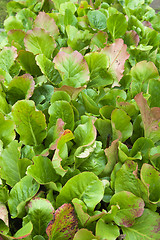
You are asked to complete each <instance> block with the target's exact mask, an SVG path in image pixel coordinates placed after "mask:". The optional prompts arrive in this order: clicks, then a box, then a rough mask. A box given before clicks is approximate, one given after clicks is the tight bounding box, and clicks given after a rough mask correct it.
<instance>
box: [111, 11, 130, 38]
mask: <svg viewBox="0 0 160 240" xmlns="http://www.w3.org/2000/svg"><path fill="white" fill-rule="evenodd" d="M127 26H128V23H127V19H126V17H125V16H124V15H123V14H113V15H111V16H110V17H109V18H108V19H107V28H108V30H109V32H110V34H111V35H112V37H113V39H117V38H120V37H122V36H123V35H124V34H125V32H126V30H127Z"/></svg>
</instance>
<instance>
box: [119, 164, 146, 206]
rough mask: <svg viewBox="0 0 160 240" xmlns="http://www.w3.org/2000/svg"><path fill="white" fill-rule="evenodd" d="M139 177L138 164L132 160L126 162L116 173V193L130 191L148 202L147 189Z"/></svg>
mask: <svg viewBox="0 0 160 240" xmlns="http://www.w3.org/2000/svg"><path fill="white" fill-rule="evenodd" d="M137 175H138V164H137V163H135V162H134V161H130V160H129V161H127V162H125V163H124V164H123V166H122V167H121V168H120V169H119V170H118V171H117V173H116V179H115V192H116V193H117V192H121V191H128V192H131V193H133V194H134V195H136V196H137V197H141V198H142V199H143V200H144V201H145V202H148V191H147V188H146V186H145V185H144V184H143V183H142V182H141V181H140V179H139V178H138V176H137ZM124 183H125V184H124Z"/></svg>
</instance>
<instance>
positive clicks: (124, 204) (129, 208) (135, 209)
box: [110, 191, 144, 227]
mask: <svg viewBox="0 0 160 240" xmlns="http://www.w3.org/2000/svg"><path fill="white" fill-rule="evenodd" d="M110 205H118V206H119V210H118V211H117V214H116V215H115V217H114V221H115V223H116V224H117V225H119V226H125V227H131V226H132V225H133V224H134V222H135V218H137V217H140V216H141V215H142V214H143V211H144V202H143V200H142V198H139V197H137V196H135V195H134V194H133V193H131V192H127V191H122V192H118V193H116V194H114V195H113V197H112V198H111V201H110Z"/></svg>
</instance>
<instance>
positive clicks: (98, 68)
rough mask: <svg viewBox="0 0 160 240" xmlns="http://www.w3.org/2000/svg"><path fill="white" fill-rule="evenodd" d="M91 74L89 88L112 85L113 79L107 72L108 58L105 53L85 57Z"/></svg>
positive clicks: (93, 53)
mask: <svg viewBox="0 0 160 240" xmlns="http://www.w3.org/2000/svg"><path fill="white" fill-rule="evenodd" d="M85 59H86V61H87V64H88V67H89V71H90V74H91V77H90V81H89V83H88V86H90V87H91V86H92V87H101V86H102V87H105V86H107V85H110V84H112V82H113V79H112V76H110V75H109V74H108V72H107V70H106V69H107V67H108V58H107V56H106V54H105V53H99V52H91V53H88V54H86V55H85Z"/></svg>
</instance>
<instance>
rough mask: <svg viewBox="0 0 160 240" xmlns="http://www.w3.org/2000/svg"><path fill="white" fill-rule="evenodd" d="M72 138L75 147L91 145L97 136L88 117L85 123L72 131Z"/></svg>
mask: <svg viewBox="0 0 160 240" xmlns="http://www.w3.org/2000/svg"><path fill="white" fill-rule="evenodd" d="M74 136H75V139H74V141H75V142H76V144H77V146H89V145H91V144H93V143H94V141H95V140H96V136H97V131H96V128H95V126H94V120H92V118H89V117H88V118H87V119H86V121H84V122H82V124H79V125H78V127H77V128H76V129H75V131H74Z"/></svg>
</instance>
